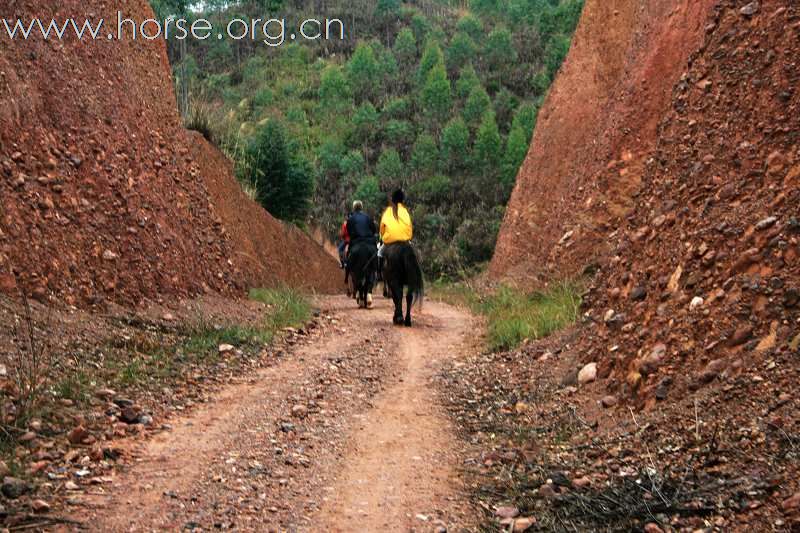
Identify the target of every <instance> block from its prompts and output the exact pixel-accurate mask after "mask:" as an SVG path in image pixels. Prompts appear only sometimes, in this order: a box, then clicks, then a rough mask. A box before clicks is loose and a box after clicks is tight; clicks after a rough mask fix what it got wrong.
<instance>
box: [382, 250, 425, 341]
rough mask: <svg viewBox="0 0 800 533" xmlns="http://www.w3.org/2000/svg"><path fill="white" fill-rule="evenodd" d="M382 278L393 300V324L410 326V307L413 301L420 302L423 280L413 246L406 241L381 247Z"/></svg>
mask: <svg viewBox="0 0 800 533" xmlns="http://www.w3.org/2000/svg"><path fill="white" fill-rule="evenodd" d="M383 259H384V262H383V280H384V283H385V284H386V285H387V286H388V287H389V293H390V294H391V296H392V300H393V301H394V318H393V321H394V324H395V325H398V326H399V325H403V324H405V325H406V327H411V307H412V305H413V304H414V302H419V303H420V304H422V297H423V292H424V282H423V280H422V269H421V268H420V266H419V259H417V253H416V252H415V251H414V248H412V247H411V245H410V244H408V243H407V242H403V243H395V244H390V245H387V246H385V247H384V249H383ZM403 287H408V293H407V294H406V316H405V320H404V319H403Z"/></svg>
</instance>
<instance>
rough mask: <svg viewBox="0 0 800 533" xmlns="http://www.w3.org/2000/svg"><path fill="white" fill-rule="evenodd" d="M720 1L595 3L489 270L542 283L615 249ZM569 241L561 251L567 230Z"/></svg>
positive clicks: (543, 116)
mask: <svg viewBox="0 0 800 533" xmlns="http://www.w3.org/2000/svg"><path fill="white" fill-rule="evenodd" d="M712 4H713V0H647V1H645V2H641V1H633V0H589V1H587V2H586V7H585V8H584V13H583V16H582V19H581V22H580V25H579V27H578V30H577V32H576V34H575V38H574V42H573V45H572V49H571V51H570V53H569V56H568V57H567V60H566V62H565V63H564V66H563V67H562V69H561V72H560V73H559V75H558V78H557V79H556V81H555V83H554V85H553V88H552V89H551V92H550V95H549V96H548V98H547V101H546V102H545V105H544V107H543V108H542V111H541V113H540V115H539V121H538V124H537V126H536V132H535V134H534V140H533V144H532V146H531V150H530V153H529V154H528V158H527V159H526V161H525V163H524V165H523V167H522V169H521V170H520V173H519V177H518V180H517V186H516V188H515V190H514V193H513V195H512V198H511V202H510V204H509V207H508V211H507V214H506V219H505V222H504V224H503V227H502V229H501V232H500V237H499V239H498V244H497V250H496V253H495V256H494V259H493V261H492V264H491V269H490V274H491V275H492V276H493V277H507V278H514V279H518V280H522V281H525V282H527V283H528V284H534V285H538V284H541V283H543V282H546V281H548V280H550V279H553V278H564V277H573V276H575V275H577V274H580V273H581V271H582V270H583V269H584V268H585V267H586V266H587V265H589V264H590V263H593V262H594V261H595V260H596V259H597V258H598V257H601V256H602V255H603V254H605V253H606V252H607V251H608V247H607V245H606V243H605V240H606V235H607V234H608V233H610V232H611V231H613V230H614V228H615V226H616V224H618V222H619V220H620V219H622V218H623V217H624V216H625V215H626V213H628V212H629V211H630V209H631V207H632V204H633V195H634V193H635V192H636V191H637V190H638V188H639V184H640V182H641V174H642V170H643V165H644V163H645V161H646V159H647V157H648V155H649V153H650V151H651V150H652V148H653V147H654V145H655V141H656V134H657V126H658V123H659V121H660V119H661V117H662V116H663V115H664V113H665V112H666V111H667V109H668V108H669V104H670V94H671V90H672V87H673V85H674V84H675V83H676V82H677V81H678V79H679V78H680V76H681V74H682V72H684V70H685V67H686V64H687V61H688V59H689V56H690V55H691V54H692V53H693V52H694V51H696V50H697V48H698V47H699V45H700V42H701V38H702V36H703V28H704V27H705V24H706V19H707V14H708V12H709V7H710V6H711V5H712ZM570 231H572V232H573V233H572V236H571V238H570V239H566V240H564V242H563V243H562V244H559V243H560V241H561V240H562V237H563V236H565V234H566V233H567V232H570Z"/></svg>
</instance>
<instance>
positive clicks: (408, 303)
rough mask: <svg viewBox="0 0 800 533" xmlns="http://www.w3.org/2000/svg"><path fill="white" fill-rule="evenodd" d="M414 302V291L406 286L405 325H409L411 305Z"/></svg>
mask: <svg viewBox="0 0 800 533" xmlns="http://www.w3.org/2000/svg"><path fill="white" fill-rule="evenodd" d="M413 303H414V291H412V290H411V287H409V288H408V294H407V295H406V327H409V328H410V327H411V306H412V304H413Z"/></svg>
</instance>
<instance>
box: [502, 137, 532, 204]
mask: <svg viewBox="0 0 800 533" xmlns="http://www.w3.org/2000/svg"><path fill="white" fill-rule="evenodd" d="M527 155H528V139H527V134H526V133H525V130H524V129H523V128H522V127H521V126H517V127H514V128H511V133H509V134H508V140H507V141H506V153H505V155H504V156H503V174H502V176H501V181H502V184H503V188H504V193H506V194H507V193H510V192H511V187H513V185H514V180H515V179H516V177H517V172H518V171H519V167H520V165H522V162H523V161H525V157H526V156H527Z"/></svg>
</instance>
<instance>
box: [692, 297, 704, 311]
mask: <svg viewBox="0 0 800 533" xmlns="http://www.w3.org/2000/svg"><path fill="white" fill-rule="evenodd" d="M704 303H705V300H703V299H702V298H701V297H699V296H695V297H694V298H692V302H691V303H690V304H689V311H697V310H698V309H700V308H701V307H703V304H704Z"/></svg>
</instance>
